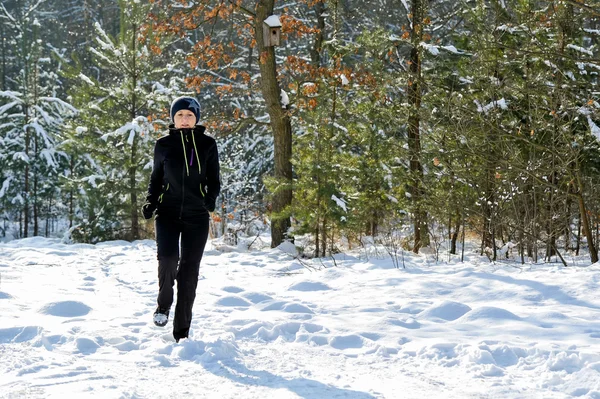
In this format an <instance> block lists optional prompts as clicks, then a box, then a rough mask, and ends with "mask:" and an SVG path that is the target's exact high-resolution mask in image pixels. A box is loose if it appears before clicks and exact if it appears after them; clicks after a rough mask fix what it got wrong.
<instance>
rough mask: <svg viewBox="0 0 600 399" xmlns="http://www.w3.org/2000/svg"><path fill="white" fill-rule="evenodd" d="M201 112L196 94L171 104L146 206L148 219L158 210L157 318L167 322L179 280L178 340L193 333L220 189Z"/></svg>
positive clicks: (214, 148) (216, 157)
mask: <svg viewBox="0 0 600 399" xmlns="http://www.w3.org/2000/svg"><path fill="white" fill-rule="evenodd" d="M199 118H200V104H199V103H198V101H197V100H196V99H195V98H192V97H179V98H176V99H175V100H174V101H173V103H172V104H171V120H172V121H173V124H172V125H170V126H169V135H168V136H166V137H162V138H160V139H159V140H158V141H157V142H156V145H155V147H154V166H153V168H152V175H151V177H150V184H149V185H148V194H147V196H146V202H145V204H144V206H143V207H142V212H143V214H144V218H145V219H150V218H151V217H152V216H153V215H154V213H155V211H156V216H155V220H154V223H155V230H156V247H157V253H158V254H157V255H158V256H157V257H158V287H159V288H158V289H159V291H158V298H157V303H158V306H157V308H156V311H155V312H154V324H156V325H157V326H160V327H164V326H165V325H166V324H167V322H168V320H169V311H170V309H171V305H172V304H173V286H174V284H175V280H177V304H176V306H175V317H174V319H173V337H174V338H175V341H177V342H179V340H180V339H181V338H187V337H188V334H189V330H190V325H191V322H192V307H193V305H194V299H195V298H196V287H197V285H198V273H199V270H200V260H201V259H202V254H203V253H204V247H205V245H206V240H207V239H208V226H209V212H213V211H214V210H215V201H216V198H217V196H218V195H219V191H220V189H221V182H220V177H219V155H218V152H217V145H216V142H215V140H214V139H213V138H212V137H209V136H207V135H205V134H204V131H205V127H204V126H201V125H197V123H198V122H199ZM180 238H181V249H180Z"/></svg>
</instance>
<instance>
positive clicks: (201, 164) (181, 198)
mask: <svg viewBox="0 0 600 399" xmlns="http://www.w3.org/2000/svg"><path fill="white" fill-rule="evenodd" d="M204 130H205V128H204V126H199V125H198V126H195V127H194V129H175V127H174V126H173V125H171V126H169V135H168V136H165V137H161V138H160V139H158V141H157V142H156V145H155V146H154V166H153V168H152V175H151V177H150V184H149V185H148V195H147V196H146V203H148V204H151V205H152V208H156V213H157V215H158V216H159V217H160V216H162V215H165V216H167V217H177V218H179V219H190V218H191V219H193V218H195V217H202V216H205V215H207V213H208V212H207V211H213V210H214V207H215V201H216V199H217V196H218V195H219V192H220V190H221V181H220V176H219V154H218V151H217V144H216V142H215V139H213V138H212V137H209V136H207V135H205V134H204Z"/></svg>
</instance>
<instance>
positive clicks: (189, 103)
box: [171, 97, 200, 123]
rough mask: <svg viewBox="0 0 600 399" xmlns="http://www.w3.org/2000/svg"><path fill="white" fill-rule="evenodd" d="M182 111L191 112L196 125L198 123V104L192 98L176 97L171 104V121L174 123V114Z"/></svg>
mask: <svg viewBox="0 0 600 399" xmlns="http://www.w3.org/2000/svg"><path fill="white" fill-rule="evenodd" d="M182 109H187V110H188V111H192V112H193V113H194V115H195V116H196V123H198V122H199V121H200V104H199V103H198V101H197V100H196V99H195V98H193V97H178V98H176V99H175V100H173V102H172V103H171V120H172V121H173V122H175V114H176V113H177V112H178V111H181V110H182Z"/></svg>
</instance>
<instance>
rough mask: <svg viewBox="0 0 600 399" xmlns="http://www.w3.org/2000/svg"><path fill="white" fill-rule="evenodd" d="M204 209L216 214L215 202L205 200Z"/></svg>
mask: <svg viewBox="0 0 600 399" xmlns="http://www.w3.org/2000/svg"><path fill="white" fill-rule="evenodd" d="M204 207H205V208H206V210H207V211H209V212H214V211H215V200H211V199H208V198H206V199H205V200H204Z"/></svg>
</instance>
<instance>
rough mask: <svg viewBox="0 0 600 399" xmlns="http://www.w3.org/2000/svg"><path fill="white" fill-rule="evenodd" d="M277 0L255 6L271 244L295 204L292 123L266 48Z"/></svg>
mask: <svg viewBox="0 0 600 399" xmlns="http://www.w3.org/2000/svg"><path fill="white" fill-rule="evenodd" d="M274 3H275V1H274V0H259V1H258V2H257V5H256V19H255V21H254V23H255V26H254V35H255V36H254V37H255V39H256V43H257V48H258V49H259V67H260V76H261V82H260V83H261V84H260V88H261V92H262V95H263V98H264V100H265V104H266V106H267V112H268V113H269V116H270V119H271V129H272V130H273V138H274V142H275V148H274V158H275V165H274V166H275V179H276V180H277V185H278V187H277V188H276V190H275V192H274V193H273V207H272V214H271V247H272V248H274V247H276V246H278V245H279V244H281V243H282V242H283V241H284V240H285V239H286V237H287V231H288V229H289V227H290V226H291V223H290V218H289V216H288V215H287V214H286V211H287V208H288V207H289V206H290V205H291V204H292V188H291V183H292V163H291V159H292V123H291V120H290V116H289V115H288V114H287V112H286V111H285V109H284V108H282V106H281V101H280V96H281V90H280V88H279V83H278V81H277V68H276V63H275V48H274V47H265V45H264V39H263V21H264V20H265V19H267V18H268V17H269V16H270V15H271V14H272V13H273V6H274Z"/></svg>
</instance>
